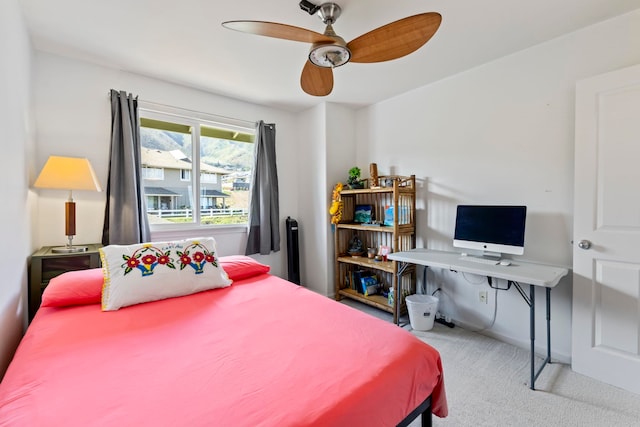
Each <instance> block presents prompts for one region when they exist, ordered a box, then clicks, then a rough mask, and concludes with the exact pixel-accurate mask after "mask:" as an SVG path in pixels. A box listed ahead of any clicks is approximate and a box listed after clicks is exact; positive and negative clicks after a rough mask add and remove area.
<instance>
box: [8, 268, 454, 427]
mask: <svg viewBox="0 0 640 427" xmlns="http://www.w3.org/2000/svg"><path fill="white" fill-rule="evenodd" d="M430 394H431V395H432V408H433V412H434V414H436V415H439V416H446V415H447V404H446V398H445V392H444V386H443V375H442V367H441V363H440V356H439V354H438V353H437V351H435V350H434V349H433V348H431V347H429V346H428V345H426V344H424V343H423V342H421V341H419V340H418V339H416V338H415V337H413V336H412V335H411V334H410V333H408V332H406V331H404V330H402V329H400V328H398V327H397V326H394V325H392V324H389V323H386V322H384V321H381V320H378V319H375V318H372V317H370V316H368V315H365V314H363V313H361V312H358V311H357V310H354V309H351V308H349V307H346V306H344V305H342V304H337V303H335V302H334V301H331V300H330V299H327V298H325V297H322V296H320V295H317V294H314V293H313V292H310V291H308V290H306V289H305V288H302V287H299V286H297V285H294V284H291V283H289V282H286V281H284V280H282V279H279V278H277V277H275V276H270V275H267V274H263V275H260V276H258V277H254V278H250V279H246V280H242V281H239V282H235V283H234V284H233V285H232V286H230V287H228V288H224V289H216V290H212V291H207V292H202V293H199V294H195V295H190V296H186V297H179V298H172V299H168V300H164V301H156V302H152V303H146V304H140V305H136V306H132V307H128V308H123V309H121V310H119V311H115V312H101V311H100V305H99V304H92V305H84V306H77V307H66V308H51V307H42V308H41V309H40V310H39V311H38V313H37V315H36V317H35V319H34V321H33V323H32V324H31V326H30V327H29V330H28V331H27V334H26V336H25V337H24V339H23V341H22V342H21V344H20V346H19V348H18V351H17V353H16V355H15V358H14V360H13V362H12V363H11V365H10V367H9V369H8V371H7V374H6V376H5V378H4V380H3V382H2V383H1V384H0V425H2V426H143V425H145V426H151V425H153V426H233V427H237V426H252V427H253V426H279V427H281V426H323V427H326V426H393V425H396V424H397V423H398V422H400V421H401V420H402V419H403V418H404V417H405V416H406V415H407V414H409V413H410V412H411V411H412V410H413V409H414V408H415V407H417V406H418V405H419V404H420V403H421V402H422V401H423V400H424V399H425V398H426V397H427V396H429V395H430Z"/></svg>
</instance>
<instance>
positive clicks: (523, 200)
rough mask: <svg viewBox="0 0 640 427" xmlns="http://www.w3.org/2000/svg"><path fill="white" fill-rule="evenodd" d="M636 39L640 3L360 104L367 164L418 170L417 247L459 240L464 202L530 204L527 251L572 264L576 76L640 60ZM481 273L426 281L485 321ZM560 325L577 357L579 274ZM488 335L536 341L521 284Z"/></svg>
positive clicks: (563, 295)
mask: <svg viewBox="0 0 640 427" xmlns="http://www.w3.org/2000/svg"><path fill="white" fill-rule="evenodd" d="M638 40H640V10H638V11H636V12H634V13H631V14H628V15H625V16H622V17H618V18H616V19H613V20H610V21H606V22H603V23H600V24H598V25H595V26H592V27H589V28H586V29H583V30H581V31H579V32H576V33H572V34H569V35H566V36H563V37H561V38H558V39H556V40H553V41H550V42H547V43H544V44H541V45H539V46H536V47H533V48H531V49H528V50H525V51H522V52H519V53H516V54H514V55H510V56H507V57H504V58H501V59H499V60H497V61H494V62H491V63H488V64H485V65H483V66H480V67H477V68H475V69H472V70H469V71H467V72H464V73H461V74H458V75H455V76H452V77H450V78H447V79H445V80H442V81H440V82H437V83H435V84H431V85H429V86H425V87H423V88H421V89H418V90H414V91H412V92H409V93H407V94H404V95H401V96H398V97H396V98H393V99H390V100H387V101H384V102H381V103H379V104H377V105H374V106H371V107H369V108H365V109H362V110H360V111H358V114H357V117H358V164H359V165H360V166H361V167H363V168H366V165H367V164H368V163H369V162H377V163H378V169H379V171H380V173H381V174H385V173H389V170H390V169H391V170H394V171H395V173H398V174H405V175H408V174H415V175H416V178H417V180H418V181H419V188H418V204H417V208H418V210H419V212H418V218H417V219H418V220H417V228H418V247H421V246H424V247H428V248H432V249H442V250H452V249H453V248H452V244H451V242H452V236H453V227H454V221H455V208H456V205H457V204H461V203H469V204H474V203H477V204H482V203H485V204H525V205H527V206H528V220H527V231H526V236H525V240H526V247H525V255H524V257H523V258H525V259H531V260H534V261H538V262H542V263H550V264H557V265H562V266H568V267H570V266H571V263H572V255H571V243H570V242H571V240H572V237H573V236H572V220H573V211H572V210H573V148H574V86H575V82H576V80H579V79H581V78H584V77H587V76H591V75H596V74H600V73H603V72H606V71H611V70H614V69H617V68H622V67H626V66H629V65H632V64H636V63H639V62H640V46H639V44H638ZM365 170H366V169H365ZM479 281H481V278H478V277H475V276H470V275H466V277H463V276H462V275H461V274H457V273H452V272H442V271H434V272H430V275H429V279H428V282H430V283H429V284H430V286H431V288H430V290H431V291H432V290H434V289H435V288H434V287H433V286H436V285H440V284H442V285H443V294H441V295H440V296H441V303H442V304H441V310H442V311H443V312H444V313H446V314H447V315H449V316H451V317H452V318H454V319H455V320H457V321H459V322H462V323H466V324H467V325H468V326H473V327H476V328H481V327H484V326H486V325H487V324H489V323H490V321H491V318H492V314H493V292H494V291H493V290H491V291H490V293H489V295H490V304H487V305H484V304H480V303H479V302H478V290H479V289H488V288H487V285H486V281H484V284H475V283H477V282H479ZM501 285H502V286H504V283H501ZM543 295H544V294H543V292H542V291H540V292H538V293H537V301H538V306H537V308H538V309H539V310H537V320H538V321H537V330H538V331H539V332H538V338H541V337H544V329H543V325H544V304H542V303H541V302H542V301H543ZM552 323H553V330H552V346H553V350H554V354H555V355H556V356H559V357H561V358H562V359H563V360H568V359H569V357H570V354H571V347H570V346H571V344H570V343H571V280H570V277H569V278H567V279H566V280H563V281H562V282H561V284H560V285H559V286H558V287H557V288H556V289H555V290H554V291H553V292H552ZM489 333H490V334H493V335H495V336H499V337H501V338H503V339H505V340H507V341H510V342H513V343H517V344H521V345H523V346H524V345H527V340H528V334H529V330H528V307H527V305H526V304H525V302H524V301H523V300H522V299H521V297H520V295H519V294H518V293H517V292H516V290H515V289H512V290H510V291H508V292H506V291H505V292H500V293H499V296H498V310H497V318H496V323H495V326H494V327H493V328H492V329H491V331H490V332H489ZM539 341H540V345H541V346H543V343H544V339H540V340H539Z"/></svg>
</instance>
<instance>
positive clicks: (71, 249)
mask: <svg viewBox="0 0 640 427" xmlns="http://www.w3.org/2000/svg"><path fill="white" fill-rule="evenodd" d="M88 250H89V247H87V246H56V247H55V248H51V252H54V253H57V254H74V253H77V252H86V251H88Z"/></svg>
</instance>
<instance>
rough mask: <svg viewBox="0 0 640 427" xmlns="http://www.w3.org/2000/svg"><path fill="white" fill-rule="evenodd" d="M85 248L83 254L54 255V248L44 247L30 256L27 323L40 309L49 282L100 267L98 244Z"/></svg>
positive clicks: (99, 245)
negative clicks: (63, 274) (72, 273)
mask: <svg viewBox="0 0 640 427" xmlns="http://www.w3.org/2000/svg"><path fill="white" fill-rule="evenodd" d="M78 246H87V247H88V250H87V251H85V252H74V253H56V252H52V249H53V248H54V246H44V247H42V248H40V250H38V251H36V252H35V253H34V254H33V255H31V267H30V269H29V321H31V319H33V316H34V315H35V314H36V311H38V308H39V307H40V302H41V301H42V291H44V288H46V287H47V285H48V284H49V280H51V279H53V278H54V277H56V276H58V275H60V274H62V273H65V272H67V271H75V270H86V269H88V268H97V267H100V252H98V249H99V248H100V247H102V245H101V244H99V243H94V244H91V245H78Z"/></svg>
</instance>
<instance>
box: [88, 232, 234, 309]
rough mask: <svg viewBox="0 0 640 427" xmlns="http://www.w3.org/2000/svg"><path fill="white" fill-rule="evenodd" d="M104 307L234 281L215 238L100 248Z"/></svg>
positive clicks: (187, 291)
mask: <svg viewBox="0 0 640 427" xmlns="http://www.w3.org/2000/svg"><path fill="white" fill-rule="evenodd" d="M100 258H101V261H102V273H103V275H104V285H103V287H102V310H103V311H111V310H117V309H119V308H121V307H126V306H129V305H133V304H139V303H143V302H149V301H157V300H161V299H165V298H172V297H178V296H183V295H189V294H193V293H196V292H201V291H205V290H208V289H215V288H223V287H226V286H229V285H230V284H231V282H232V281H231V280H230V279H229V277H228V276H227V273H226V272H225V271H224V270H223V269H222V268H221V267H220V264H219V260H218V255H217V251H216V243H215V240H214V239H213V238H212V237H207V238H201V239H186V240H179V241H171V242H150V243H138V244H135V245H126V246H124V245H109V246H105V247H103V248H100Z"/></svg>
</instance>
